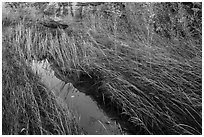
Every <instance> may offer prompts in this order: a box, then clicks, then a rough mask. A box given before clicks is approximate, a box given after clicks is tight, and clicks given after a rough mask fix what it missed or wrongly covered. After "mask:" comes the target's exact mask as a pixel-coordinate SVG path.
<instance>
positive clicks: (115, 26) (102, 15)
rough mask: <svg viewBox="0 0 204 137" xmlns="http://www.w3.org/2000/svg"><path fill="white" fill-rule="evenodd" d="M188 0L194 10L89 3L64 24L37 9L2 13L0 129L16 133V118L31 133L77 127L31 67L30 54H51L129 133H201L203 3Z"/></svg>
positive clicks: (70, 78)
mask: <svg viewBox="0 0 204 137" xmlns="http://www.w3.org/2000/svg"><path fill="white" fill-rule="evenodd" d="M190 4H193V5H194V7H191V8H192V9H193V8H194V10H192V9H190V8H187V7H186V5H185V3H104V4H102V5H99V6H97V9H94V10H93V9H90V8H89V7H88V6H87V7H85V9H83V14H82V17H81V18H80V20H78V19H77V21H74V20H75V19H69V20H71V21H70V22H68V23H67V25H68V26H69V27H68V28H66V29H60V28H59V29H52V28H47V27H45V26H43V25H41V23H39V22H42V20H46V17H45V16H44V15H43V13H41V12H39V13H38V12H32V14H34V16H32V17H35V18H33V19H32V18H27V17H29V16H28V14H31V13H27V12H24V13H27V14H25V15H24V14H19V16H22V20H20V21H16V18H15V17H14V19H13V18H10V16H8V15H5V17H4V16H3V25H5V26H6V25H8V24H9V27H7V28H4V31H3V46H2V47H3V127H5V129H3V133H4V134H17V133H18V131H19V130H17V129H19V128H17V127H18V125H20V124H19V123H20V120H23V121H24V122H25V121H26V122H25V123H29V125H26V127H29V129H30V128H31V129H36V130H27V132H28V134H41V133H44V134H45V133H50V132H51V133H52V134H77V133H81V132H79V130H78V129H77V128H76V127H74V128H70V125H69V124H68V123H69V122H68V121H69V120H70V119H71V118H70V116H65V114H70V113H67V112H66V113H65V110H64V109H61V106H60V105H57V103H55V102H56V99H55V97H54V96H53V95H52V94H51V93H50V92H48V91H47V90H46V88H45V87H44V86H42V84H40V82H39V80H35V79H38V78H37V76H34V75H33V74H32V73H31V70H29V69H30V67H29V65H28V64H29V61H31V60H32V59H36V60H43V59H48V61H49V62H50V64H51V66H52V68H53V70H54V71H55V73H57V74H58V75H59V76H60V77H61V79H63V80H64V81H67V82H71V83H72V84H73V85H74V86H75V87H76V88H78V89H79V90H80V88H84V89H85V90H86V91H88V93H87V94H89V95H90V96H92V98H93V99H95V100H96V101H97V102H98V103H99V104H100V105H101V106H105V107H106V108H107V109H109V111H110V110H111V111H114V112H115V113H116V114H117V115H118V116H119V117H120V119H122V120H123V121H128V122H127V123H128V124H129V125H131V126H129V127H132V129H129V130H130V132H131V133H132V134H202V54H201V53H202V39H201V35H202V31H201V26H202V25H200V24H202V22H201V18H202V17H201V15H200V14H199V12H200V11H202V9H201V7H202V6H200V5H201V3H190ZM195 5H196V6H197V8H195ZM26 7H27V8H28V7H29V8H32V9H35V7H36V6H33V5H32V4H31V5H29V6H26ZM178 7H179V8H178ZM172 9H173V10H172ZM178 9H180V10H179V12H178ZM5 10H8V8H6V9H5ZM21 10H22V8H21V9H20V10H19V11H18V10H17V11H13V10H9V12H11V14H13V12H14V13H15V14H18V13H19V12H20V11H21ZM23 10H25V8H23ZM35 10H36V9H35ZM191 10H192V11H193V13H192V12H189V11H191ZM25 11H27V10H25ZM36 11H38V10H36ZM39 11H40V10H39ZM9 12H7V14H8V13H9ZM20 13H21V12H20ZM35 13H36V14H35ZM65 17H67V16H65ZM183 17H184V18H183ZM190 17H191V18H190ZM41 18H42V19H41ZM189 18H190V19H189ZM192 18H193V19H192ZM39 19H40V20H39ZM66 20H68V19H66ZM25 59H26V60H25ZM16 75H17V76H16ZM34 91H35V92H34ZM42 94H43V96H42ZM44 96H45V98H44ZM53 102H54V103H53ZM50 111H51V112H50ZM16 113H17V114H16ZM20 116H24V117H25V118H20ZM47 116H48V119H47V118H46V117H47ZM11 118H12V119H11ZM16 119H19V120H17V121H18V124H17V125H15V124H16V123H17V122H16ZM64 119H65V120H64ZM43 120H48V124H47V125H44V124H43V123H45V122H44V121H43ZM14 121H15V122H14ZM27 121H30V122H27ZM12 122H13V123H15V124H12ZM72 122H73V121H72ZM4 125H5V126H4ZM48 125H49V126H50V125H51V126H52V129H56V132H55V130H51V131H50V130H49V129H48V128H47V127H48ZM71 125H74V124H71ZM7 127H8V128H7ZM20 128H22V127H20ZM71 129H74V130H71ZM44 130H45V131H46V132H45V131H44ZM31 131H33V132H34V133H32V132H31ZM53 132H54V133H53Z"/></svg>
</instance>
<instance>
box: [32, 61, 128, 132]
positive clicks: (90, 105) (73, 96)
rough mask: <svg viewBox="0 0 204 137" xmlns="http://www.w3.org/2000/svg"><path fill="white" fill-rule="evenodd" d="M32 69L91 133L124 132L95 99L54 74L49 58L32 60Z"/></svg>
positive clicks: (86, 130)
mask: <svg viewBox="0 0 204 137" xmlns="http://www.w3.org/2000/svg"><path fill="white" fill-rule="evenodd" d="M31 66H32V69H33V71H34V72H35V73H37V74H38V75H40V76H41V78H42V82H43V83H44V84H45V85H46V86H47V87H48V88H49V89H50V90H51V91H52V92H54V94H55V95H56V96H57V97H59V98H60V99H62V100H63V101H64V103H66V105H67V106H68V108H69V109H70V110H71V111H72V112H73V113H74V114H75V116H76V117H77V118H78V120H79V124H80V127H82V128H83V129H84V130H85V132H87V134H89V135H111V134H122V133H121V132H122V130H121V127H120V125H119V124H118V123H117V122H116V121H114V120H112V119H111V118H110V117H108V116H107V115H106V114H105V113H104V112H103V110H102V109H100V108H99V107H98V105H97V103H96V102H95V101H93V100H92V99H91V97H89V96H87V95H86V94H85V93H83V92H80V91H78V90H77V89H76V88H74V87H73V86H72V84H71V83H67V84H65V82H64V81H61V80H60V79H58V78H57V77H56V76H55V75H54V71H53V70H52V69H51V68H50V66H49V63H48V61H47V60H44V61H41V62H37V61H35V60H33V61H32V64H31ZM123 134H124V133H123Z"/></svg>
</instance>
